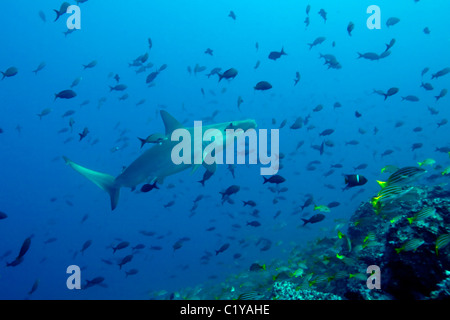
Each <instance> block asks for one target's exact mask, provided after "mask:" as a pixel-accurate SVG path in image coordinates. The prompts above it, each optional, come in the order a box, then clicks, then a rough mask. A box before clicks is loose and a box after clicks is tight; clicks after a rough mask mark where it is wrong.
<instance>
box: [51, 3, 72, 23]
mask: <svg viewBox="0 0 450 320" xmlns="http://www.w3.org/2000/svg"><path fill="white" fill-rule="evenodd" d="M69 6H70V3H68V2H63V3H62V4H61V7H59V10H56V9H53V11H55V12H56V19H55V21H56V20H58V19H59V17H60V16H62V15H63V14H65V13H66V12H67V8H68V7H69Z"/></svg>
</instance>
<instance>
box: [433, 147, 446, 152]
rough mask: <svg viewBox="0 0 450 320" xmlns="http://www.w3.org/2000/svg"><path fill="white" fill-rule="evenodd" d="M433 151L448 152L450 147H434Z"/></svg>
mask: <svg viewBox="0 0 450 320" xmlns="http://www.w3.org/2000/svg"><path fill="white" fill-rule="evenodd" d="M434 151H435V152H442V153H448V152H450V147H441V148H436V149H435V150H434Z"/></svg>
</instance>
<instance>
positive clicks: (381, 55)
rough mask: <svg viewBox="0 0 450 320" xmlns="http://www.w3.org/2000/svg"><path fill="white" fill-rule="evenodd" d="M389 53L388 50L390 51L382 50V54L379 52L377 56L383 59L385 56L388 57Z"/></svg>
mask: <svg viewBox="0 0 450 320" xmlns="http://www.w3.org/2000/svg"><path fill="white" fill-rule="evenodd" d="M390 55H391V52H390V51H385V52H383V53H382V54H380V56H379V58H380V59H384V58H386V57H388V56H390Z"/></svg>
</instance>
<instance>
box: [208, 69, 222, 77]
mask: <svg viewBox="0 0 450 320" xmlns="http://www.w3.org/2000/svg"><path fill="white" fill-rule="evenodd" d="M220 70H222V68H213V69H212V70H211V71H210V72H209V74H207V75H206V76H207V77H208V78H209V77H211V76H213V75H215V74H217V75H219V72H220Z"/></svg>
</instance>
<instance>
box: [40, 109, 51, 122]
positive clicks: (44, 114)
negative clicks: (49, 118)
mask: <svg viewBox="0 0 450 320" xmlns="http://www.w3.org/2000/svg"><path fill="white" fill-rule="evenodd" d="M52 110H53V109H52V108H46V109H44V110H42V111H41V113H39V114H37V116H38V117H39V120H42V117H45V116H46V115H48V114H50V112H52Z"/></svg>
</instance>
